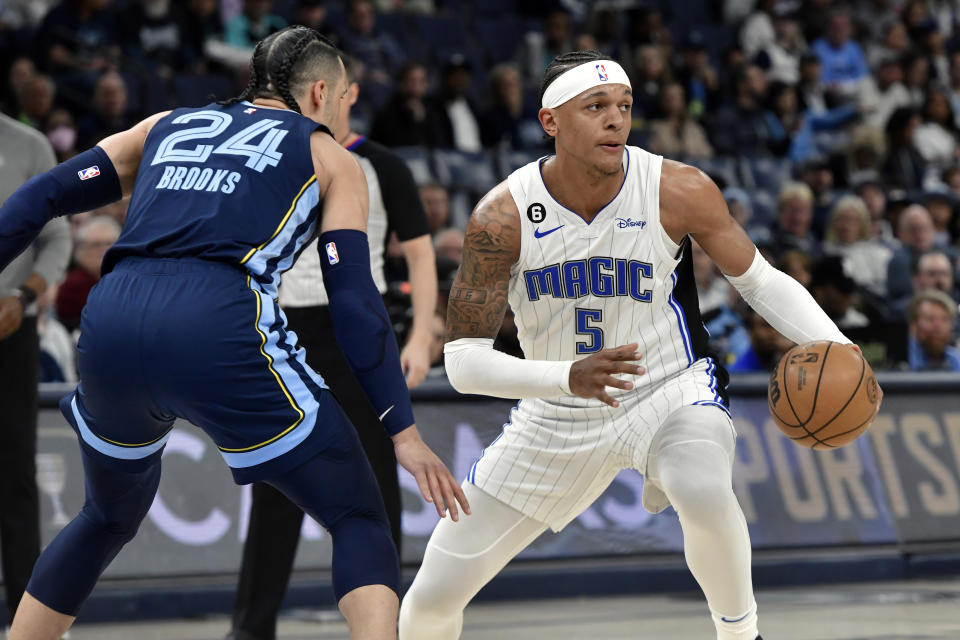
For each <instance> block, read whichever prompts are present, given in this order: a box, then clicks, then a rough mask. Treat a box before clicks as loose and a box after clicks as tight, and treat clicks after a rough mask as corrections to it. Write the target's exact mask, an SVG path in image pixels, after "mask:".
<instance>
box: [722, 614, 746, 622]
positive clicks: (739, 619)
mask: <svg viewBox="0 0 960 640" xmlns="http://www.w3.org/2000/svg"><path fill="white" fill-rule="evenodd" d="M748 615H750V614H749V613H745V614H743V615H742V616H740V617H739V618H737V619H736V620H727V619H726V618H724V617H723V616H720V619H721V620H723V621H724V622H740V621H741V620H743V619H744V618H746V617H747V616H748Z"/></svg>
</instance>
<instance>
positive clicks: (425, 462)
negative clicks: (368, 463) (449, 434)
mask: <svg viewBox="0 0 960 640" xmlns="http://www.w3.org/2000/svg"><path fill="white" fill-rule="evenodd" d="M393 449H394V451H395V452H396V454H397V462H399V463H400V466H402V467H403V468H404V469H406V470H407V471H409V472H410V475H412V476H413V477H414V478H416V480H417V486H418V487H420V493H422V494H423V498H424V499H425V500H426V501H427V502H432V503H433V506H435V507H436V508H437V514H438V515H439V516H440V517H441V518H445V517H446V512H447V509H449V510H450V517H451V518H453V521H454V522H457V521H458V520H460V512H459V511H458V510H457V503H459V504H460V508H461V509H463V512H464V513H465V514H467V515H470V503H469V502H467V497H466V496H465V495H463V489H461V488H460V483H459V482H457V481H456V480H454V478H453V475H452V474H451V473H450V471H449V470H448V469H447V467H446V465H445V464H443V461H442V460H440V458H438V457H437V454H435V453H434V452H433V451H431V450H430V447H428V446H427V444H426V443H425V442H424V441H423V440H422V439H421V438H420V433H419V432H418V431H417V425H411V426H409V427H407V428H406V429H404V430H403V431H401V432H400V433H398V434H397V435H395V436H393Z"/></svg>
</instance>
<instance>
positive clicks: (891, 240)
mask: <svg viewBox="0 0 960 640" xmlns="http://www.w3.org/2000/svg"><path fill="white" fill-rule="evenodd" d="M853 191H854V193H855V194H856V195H858V196H860V199H861V200H863V203H864V204H865V205H866V206H867V212H868V213H869V214H870V237H871V238H874V239H876V240H877V241H879V242H881V243H882V244H883V245H884V246H887V247H890V248H891V249H892V248H893V247H895V246H896V242H897V240H896V238H895V237H894V235H893V228H892V227H891V226H890V221H889V220H887V218H886V213H887V192H886V190H885V189H884V188H883V185H881V184H880V183H879V182H878V181H876V180H864V181H863V182H859V183H855V184H854V189H853Z"/></svg>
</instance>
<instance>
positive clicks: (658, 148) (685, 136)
mask: <svg viewBox="0 0 960 640" xmlns="http://www.w3.org/2000/svg"><path fill="white" fill-rule="evenodd" d="M660 113H661V114H662V116H663V117H662V118H660V119H657V120H654V121H652V122H651V123H650V144H649V147H650V151H652V152H653V153H657V154H660V155H664V156H668V157H671V158H710V157H712V156H713V147H711V146H710V142H709V141H707V134H706V133H705V132H704V130H703V127H701V126H700V125H699V124H698V123H697V122H696V121H695V120H694V119H693V118H691V117H690V113H689V111H688V110H687V100H686V95H684V90H683V85H681V84H680V83H679V82H669V83H667V85H666V86H664V88H663V91H662V92H661V94H660Z"/></svg>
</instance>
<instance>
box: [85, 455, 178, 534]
mask: <svg viewBox="0 0 960 640" xmlns="http://www.w3.org/2000/svg"><path fill="white" fill-rule="evenodd" d="M159 482H160V467H159V465H157V466H156V467H153V468H150V469H148V470H147V471H145V472H142V473H137V474H124V473H119V472H114V471H104V470H100V471H99V473H98V475H97V477H96V478H90V477H88V482H87V501H86V503H85V504H84V505H83V510H82V511H81V512H80V517H82V518H84V519H86V520H87V521H88V522H89V523H90V524H92V525H93V526H94V527H96V528H97V529H98V530H100V531H102V532H103V533H104V534H105V535H108V536H110V537H112V538H114V539H115V540H119V541H120V542H122V543H126V542H129V541H130V540H131V539H132V538H133V537H134V536H135V535H136V534H137V530H138V529H139V528H140V523H141V522H142V521H143V519H144V517H146V515H147V512H148V511H149V510H150V506H151V505H152V504H153V499H154V496H155V495H156V492H157V486H158V485H159Z"/></svg>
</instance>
